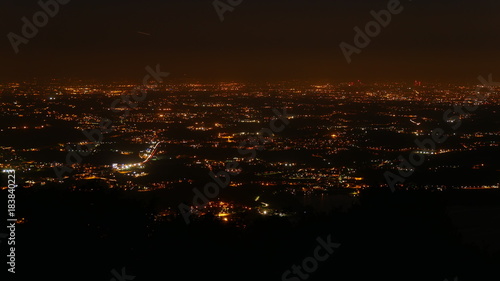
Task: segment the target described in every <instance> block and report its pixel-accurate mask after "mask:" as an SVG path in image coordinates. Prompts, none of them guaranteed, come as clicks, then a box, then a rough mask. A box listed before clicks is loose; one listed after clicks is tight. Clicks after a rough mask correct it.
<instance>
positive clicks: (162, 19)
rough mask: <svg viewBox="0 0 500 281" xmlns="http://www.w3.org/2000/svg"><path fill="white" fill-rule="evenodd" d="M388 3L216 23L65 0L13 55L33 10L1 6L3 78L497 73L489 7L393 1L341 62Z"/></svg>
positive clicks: (236, 15) (187, 5)
mask: <svg viewBox="0 0 500 281" xmlns="http://www.w3.org/2000/svg"><path fill="white" fill-rule="evenodd" d="M42 1H46V0H42ZM221 1H223V2H225V1H226V0H221ZM388 2H389V1H379V0H330V1H327V0H307V1H306V0H301V1H298V0H243V2H242V3H241V4H240V5H239V6H237V7H235V9H234V11H233V12H227V13H225V14H224V17H225V20H224V21H223V22H220V21H219V18H218V16H217V13H216V11H215V9H214V7H213V5H212V0H162V1H160V0H142V1H141V0H136V1H127V0H121V1H116V0H109V1H105V0H101V1H97V0H71V1H70V2H69V3H68V4H66V5H61V8H60V11H59V13H58V14H57V15H55V17H54V18H51V19H50V20H49V22H48V24H47V25H46V26H44V27H42V28H40V30H39V32H38V34H37V35H36V36H35V37H34V38H33V39H30V40H29V42H28V44H21V45H20V46H19V49H20V51H19V53H18V54H15V52H14V51H13V48H12V46H11V44H10V42H9V40H8V38H7V34H8V33H9V32H14V33H16V34H19V35H21V27H22V25H23V23H22V21H21V18H22V17H23V16H26V17H27V18H29V19H30V20H31V19H32V16H33V14H34V13H35V12H37V11H39V10H40V9H41V8H40V6H39V5H38V4H37V1H33V0H29V1H28V0H4V1H2V3H1V4H0V11H1V14H0V15H1V17H0V19H1V21H2V24H1V34H2V35H3V39H2V40H1V42H0V53H1V54H2V56H1V63H0V79H1V80H3V81H9V80H15V79H30V78H33V77H39V78H52V77H54V78H80V79H97V80H110V79H118V80H123V79H133V80H138V81H139V80H140V79H141V78H142V77H143V76H144V73H145V71H144V67H145V66H146V65H154V64H156V63H159V64H160V65H161V66H162V70H164V71H168V72H170V73H171V74H172V76H171V77H173V78H180V77H188V78H195V79H215V80H242V81H245V80H268V81H272V80H283V79H304V80H318V81H320V80H353V79H361V80H400V79H408V80H414V79H418V80H443V81H444V80H446V81H474V80H475V79H476V77H477V76H478V75H483V76H484V75H487V74H488V73H493V78H495V77H497V76H498V77H500V59H499V50H500V48H499V47H500V36H499V35H500V32H499V31H500V17H499V16H498V15H499V14H500V13H499V12H500V1H498V0H476V1H474V0H454V1H452V0H441V1H439V0H436V1H431V0H412V1H408V0H402V1H401V5H402V6H403V7H404V10H403V11H402V12H401V13H400V14H398V15H393V16H392V20H391V22H390V24H389V25H388V26H387V27H386V28H383V29H382V31H381V32H380V34H379V35H378V36H377V37H375V38H373V39H372V41H371V43H370V44H369V45H368V46H367V47H366V48H364V49H363V50H362V51H361V54H359V55H357V54H355V55H353V56H352V63H351V64H348V63H347V62H346V60H345V58H344V56H343V54H342V52H341V50H340V48H339V44H340V42H342V41H345V42H347V43H349V44H353V38H354V34H355V32H354V30H353V28H354V27H355V26H359V27H361V28H364V26H365V24H366V23H367V22H369V21H371V20H372V16H371V15H370V11H371V10H375V11H378V10H380V9H386V7H387V3H388ZM140 32H143V33H148V34H150V35H145V34H142V33H140ZM494 80H500V79H494Z"/></svg>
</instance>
